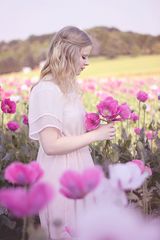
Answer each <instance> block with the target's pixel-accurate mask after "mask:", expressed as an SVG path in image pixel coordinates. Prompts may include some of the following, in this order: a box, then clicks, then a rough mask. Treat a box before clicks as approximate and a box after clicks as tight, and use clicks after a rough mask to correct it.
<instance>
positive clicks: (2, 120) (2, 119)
mask: <svg viewBox="0 0 160 240" xmlns="http://www.w3.org/2000/svg"><path fill="white" fill-rule="evenodd" d="M3 127H4V112H3V113H2V132H3Z"/></svg>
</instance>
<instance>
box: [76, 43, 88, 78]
mask: <svg viewBox="0 0 160 240" xmlns="http://www.w3.org/2000/svg"><path fill="white" fill-rule="evenodd" d="M91 49H92V46H87V47H84V48H82V49H81V51H80V59H79V61H78V66H77V75H79V74H80V73H81V71H83V70H84V69H85V67H86V66H88V65H89V61H88V57H89V54H90V52H91Z"/></svg>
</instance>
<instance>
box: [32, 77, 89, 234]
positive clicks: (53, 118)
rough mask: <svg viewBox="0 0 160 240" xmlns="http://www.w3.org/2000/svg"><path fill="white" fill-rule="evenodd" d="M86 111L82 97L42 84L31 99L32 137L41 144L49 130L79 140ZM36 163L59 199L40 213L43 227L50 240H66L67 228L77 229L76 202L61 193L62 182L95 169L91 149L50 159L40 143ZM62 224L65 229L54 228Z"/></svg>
mask: <svg viewBox="0 0 160 240" xmlns="http://www.w3.org/2000/svg"><path fill="white" fill-rule="evenodd" d="M84 117H85V109H84V107H83V104H82V102H81V99H80V97H79V96H78V95H77V94H75V93H71V94H69V96H68V97H65V96H64V95H63V93H62V92H61V90H60V88H59V87H58V86H57V85H56V84H54V83H53V82H50V81H41V82H39V83H38V84H37V85H36V86H35V87H34V88H33V90H32V91H31V93H30V97H29V115H28V118H29V137H30V138H31V139H34V140H38V141H39V132H40V131H41V130H42V129H44V128H46V127H55V128H57V129H59V131H60V133H61V136H76V135H81V134H83V133H85V127H84ZM37 161H38V163H39V164H40V165H41V167H42V169H43V170H44V173H45V175H44V177H43V179H42V180H45V181H47V182H49V183H50V184H52V185H53V187H54V189H55V190H56V191H57V192H56V196H55V198H54V199H53V201H52V202H50V203H49V204H48V205H47V206H46V207H45V208H44V209H43V210H42V211H41V212H40V213H39V216H40V221H41V226H42V227H43V228H44V229H45V231H46V233H47V235H48V239H60V238H63V237H64V238H65V239H69V238H67V237H66V236H67V234H66V233H65V231H64V227H65V226H69V227H71V228H72V227H73V228H74V226H75V205H74V200H72V199H67V198H65V197H64V196H63V195H61V194H60V193H59V192H58V191H59V178H60V176H61V175H62V173H63V172H64V171H65V170H68V169H72V170H76V171H82V170H83V169H85V168H87V167H91V166H93V165H94V163H93V160H92V157H91V154H90V151H89V147H88V146H87V147H83V148H81V149H78V150H75V151H73V152H71V153H68V154H64V155H52V156H49V155H47V154H46V153H45V152H44V150H43V148H42V145H41V143H40V141H39V151H38V156H37ZM77 202H78V203H77V214H78V211H83V209H84V207H83V202H82V200H78V201H77ZM57 220H60V221H61V223H62V225H61V227H60V228H58V227H56V228H55V223H57Z"/></svg>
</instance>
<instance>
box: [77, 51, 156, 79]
mask: <svg viewBox="0 0 160 240" xmlns="http://www.w3.org/2000/svg"><path fill="white" fill-rule="evenodd" d="M110 76H116V77H123V76H160V55H150V56H148V55H147V56H138V57H119V58H116V59H113V60H108V59H106V58H102V57H99V58H91V59H90V65H89V66H88V68H87V69H86V70H85V71H84V72H83V73H82V74H81V76H80V77H81V78H86V77H110Z"/></svg>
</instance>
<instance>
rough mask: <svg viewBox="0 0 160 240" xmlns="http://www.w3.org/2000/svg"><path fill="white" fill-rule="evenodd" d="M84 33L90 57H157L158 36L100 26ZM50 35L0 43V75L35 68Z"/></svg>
mask: <svg viewBox="0 0 160 240" xmlns="http://www.w3.org/2000/svg"><path fill="white" fill-rule="evenodd" d="M86 31H87V32H88V33H89V34H90V36H91V37H92V40H93V51H92V56H106V57H107V58H115V57H117V56H119V55H130V56H137V55H149V54H160V35H159V36H152V35H148V34H138V33H134V32H122V31H120V30H118V29H116V28H108V27H103V26H102V27H94V28H90V29H86ZM53 34H54V33H53ZM53 34H47V35H41V36H30V37H29V38H28V39H26V40H24V41H22V40H13V41H10V42H8V43H6V42H4V41H2V42H0V74H3V73H10V72H17V71H21V70H22V68H23V67H26V66H28V67H31V68H35V67H36V66H38V65H39V63H40V62H41V61H44V60H45V58H46V53H47V50H48V47H49V44H50V40H51V38H52V37H53Z"/></svg>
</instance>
